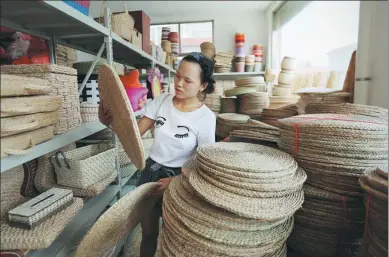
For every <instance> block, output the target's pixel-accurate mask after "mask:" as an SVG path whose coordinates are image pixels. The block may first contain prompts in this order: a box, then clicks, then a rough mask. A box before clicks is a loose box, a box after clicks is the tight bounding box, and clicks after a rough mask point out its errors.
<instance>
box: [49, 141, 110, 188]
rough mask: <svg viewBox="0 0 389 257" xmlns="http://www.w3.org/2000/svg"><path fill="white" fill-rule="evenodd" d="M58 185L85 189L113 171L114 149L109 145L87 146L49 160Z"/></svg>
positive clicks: (60, 152)
mask: <svg viewBox="0 0 389 257" xmlns="http://www.w3.org/2000/svg"><path fill="white" fill-rule="evenodd" d="M50 161H51V163H52V164H53V166H54V169H55V173H56V174H57V182H58V184H59V185H63V186H69V187H75V188H87V187H89V186H91V185H93V184H96V183H97V182H99V181H101V180H102V179H104V178H106V177H108V176H109V175H110V174H112V172H113V171H114V170H115V149H112V147H111V146H109V145H88V146H84V147H80V148H77V149H74V150H71V151H68V152H62V151H58V152H57V153H56V154H55V155H54V156H52V157H51V158H50Z"/></svg>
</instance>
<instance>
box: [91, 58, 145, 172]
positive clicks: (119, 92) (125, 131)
mask: <svg viewBox="0 0 389 257" xmlns="http://www.w3.org/2000/svg"><path fill="white" fill-rule="evenodd" d="M99 96H100V99H101V100H102V101H103V103H104V105H105V107H106V108H109V109H110V111H111V113H112V114H113V122H112V129H113V130H114V131H115V133H116V134H117V136H118V137H119V140H120V142H121V143H122V145H123V148H124V150H125V151H126V153H127V155H128V156H129V157H130V159H131V161H132V163H133V164H134V165H135V166H136V167H137V168H138V170H143V169H144V168H145V164H146V162H145V156H144V150H143V143H142V140H141V136H140V133H139V129H138V124H137V122H136V119H135V116H134V113H133V110H132V107H131V104H130V100H129V99H128V96H127V94H126V91H125V90H124V86H123V84H122V82H121V81H120V78H119V76H118V75H117V73H116V72H115V71H114V70H113V69H112V67H110V66H108V65H105V64H104V65H102V66H101V68H100V69H99Z"/></svg>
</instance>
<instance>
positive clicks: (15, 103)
mask: <svg viewBox="0 0 389 257" xmlns="http://www.w3.org/2000/svg"><path fill="white" fill-rule="evenodd" d="M60 106H61V97H59V96H24V97H11V98H2V99H1V117H11V116H18V115H25V114H32V113H38V112H53V111H57V110H58V109H59V108H60Z"/></svg>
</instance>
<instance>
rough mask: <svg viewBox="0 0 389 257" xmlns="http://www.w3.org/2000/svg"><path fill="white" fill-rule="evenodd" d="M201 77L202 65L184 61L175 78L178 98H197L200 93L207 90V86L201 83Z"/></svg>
mask: <svg viewBox="0 0 389 257" xmlns="http://www.w3.org/2000/svg"><path fill="white" fill-rule="evenodd" d="M200 76H201V68H200V65H198V64H197V63H193V62H188V61H185V60H183V61H182V62H181V63H180V66H179V67H178V70H177V73H176V75H175V76H174V89H175V93H176V97H177V98H180V99H188V98H192V97H197V95H198V93H199V91H203V90H204V89H205V85H204V84H202V83H201V77H200Z"/></svg>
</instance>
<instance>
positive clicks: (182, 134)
mask: <svg viewBox="0 0 389 257" xmlns="http://www.w3.org/2000/svg"><path fill="white" fill-rule="evenodd" d="M213 68H214V63H213V61H211V60H209V59H207V58H206V57H204V56H203V55H202V54H200V53H192V54H189V55H187V56H186V57H185V58H183V60H182V61H181V63H180V66H179V67H178V70H177V73H176V75H175V77H174V88H175V96H172V95H170V94H162V95H160V96H158V97H156V98H155V99H154V100H153V101H152V102H151V103H149V104H148V105H147V108H146V113H145V115H144V117H143V118H142V119H141V120H140V121H139V122H138V127H139V131H140V134H141V135H143V134H144V133H145V132H146V131H147V130H149V129H150V128H151V127H153V126H154V125H155V133H154V145H153V147H152V149H151V152H150V158H149V159H147V161H146V168H145V170H144V171H142V172H141V177H140V179H139V181H138V183H137V186H139V185H142V184H144V183H147V182H155V181H158V183H159V188H158V192H156V193H158V194H161V195H162V194H163V192H164V191H165V190H166V189H167V187H168V186H169V183H170V182H171V181H172V179H173V177H174V176H177V175H179V174H180V173H181V167H182V165H183V164H184V163H185V162H186V161H188V160H190V159H192V158H193V156H194V154H195V152H196V148H197V147H198V146H200V145H203V144H209V143H214V142H215V128H216V118H215V115H214V114H213V112H212V111H211V110H210V109H209V108H208V107H207V106H205V105H204V104H203V103H202V101H203V100H204V99H205V95H206V94H209V93H212V92H213V91H214V83H215V81H214V80H213V78H212V74H213ZM99 118H100V121H101V122H102V123H103V124H105V125H107V126H108V125H109V124H110V123H111V122H112V115H111V114H110V113H109V112H108V111H107V110H104V108H103V104H100V108H99ZM161 215H162V196H161V198H160V200H159V201H158V203H157V204H156V206H155V208H154V209H153V211H152V212H151V213H147V214H146V213H145V217H144V219H143V220H142V222H141V226H142V243H141V249H140V257H152V256H154V254H155V251H156V249H157V239H158V234H159V218H160V217H161Z"/></svg>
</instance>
